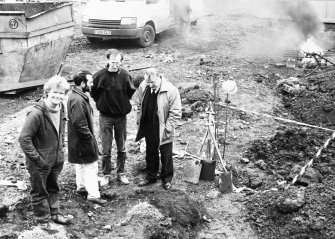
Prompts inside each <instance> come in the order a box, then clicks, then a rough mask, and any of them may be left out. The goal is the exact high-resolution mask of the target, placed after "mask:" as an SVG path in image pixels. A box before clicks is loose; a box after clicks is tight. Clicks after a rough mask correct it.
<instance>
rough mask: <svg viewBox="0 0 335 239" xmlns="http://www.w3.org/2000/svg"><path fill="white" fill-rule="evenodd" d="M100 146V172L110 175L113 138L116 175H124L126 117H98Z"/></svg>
mask: <svg viewBox="0 0 335 239" xmlns="http://www.w3.org/2000/svg"><path fill="white" fill-rule="evenodd" d="M99 124H100V134H101V144H102V171H103V174H104V175H108V174H111V171H112V162H111V153H112V142H113V138H115V143H116V147H117V158H116V166H117V168H116V173H117V174H120V173H124V165H125V161H126V146H125V145H126V138H127V116H122V117H110V116H105V115H103V114H100V116H99Z"/></svg>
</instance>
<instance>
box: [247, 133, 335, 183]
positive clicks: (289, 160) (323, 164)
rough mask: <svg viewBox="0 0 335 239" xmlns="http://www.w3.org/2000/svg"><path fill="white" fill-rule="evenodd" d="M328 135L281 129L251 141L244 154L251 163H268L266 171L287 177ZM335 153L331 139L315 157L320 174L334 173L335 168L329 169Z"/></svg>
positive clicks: (308, 157) (334, 146) (310, 155)
mask: <svg viewBox="0 0 335 239" xmlns="http://www.w3.org/2000/svg"><path fill="white" fill-rule="evenodd" d="M327 137H330V134H327V133H325V132H323V131H318V130H310V129H285V128H282V129H279V130H278V132H277V133H276V134H275V136H274V137H272V138H271V139H269V140H265V139H262V140H255V141H253V142H252V143H251V146H250V147H249V149H248V150H247V152H246V153H245V155H244V157H247V158H248V159H250V160H251V161H253V162H257V161H258V160H263V161H264V163H265V164H266V165H267V168H266V171H268V172H272V171H273V170H274V172H275V173H278V174H280V175H281V176H283V177H284V179H286V180H288V179H289V174H290V171H291V169H292V168H293V166H294V165H301V166H303V165H304V164H305V163H306V162H307V161H308V160H310V159H312V158H313V156H314V155H315V154H316V152H317V150H318V148H319V147H321V146H322V145H323V144H324V142H325V140H326V139H327ZM334 156H335V144H334V142H331V143H330V144H329V146H328V147H327V148H326V149H325V150H324V151H323V152H322V154H321V155H320V157H319V158H318V159H317V161H318V162H317V164H316V165H315V166H314V167H315V168H317V169H318V170H319V171H320V172H321V173H322V174H329V173H335V171H334V169H331V170H329V167H330V166H332V163H331V159H332V158H333V157H334ZM272 173H273V172H272ZM272 173H271V174H272Z"/></svg>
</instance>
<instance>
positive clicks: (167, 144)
mask: <svg viewBox="0 0 335 239" xmlns="http://www.w3.org/2000/svg"><path fill="white" fill-rule="evenodd" d="M144 79H145V80H144V81H142V83H141V84H140V86H139V89H138V97H137V102H136V103H137V105H138V118H137V123H138V133H137V136H136V141H138V140H140V139H142V138H143V137H144V138H145V142H146V157H145V159H146V163H147V175H146V178H145V179H144V180H143V181H141V182H140V183H139V186H140V187H142V186H146V185H149V184H152V183H155V182H156V180H157V173H158V169H159V161H161V164H162V169H161V173H160V178H161V180H162V186H163V188H164V189H166V190H168V189H170V188H171V181H172V178H173V161H172V146H173V137H174V129H175V126H176V122H177V121H178V120H179V119H180V118H181V101H180V95H179V91H178V89H177V88H176V87H175V86H174V85H172V83H170V82H169V81H168V80H167V79H165V78H164V77H163V76H162V75H161V74H159V73H157V70H156V69H155V68H150V69H147V70H146V72H145V75H144ZM159 153H160V160H159Z"/></svg>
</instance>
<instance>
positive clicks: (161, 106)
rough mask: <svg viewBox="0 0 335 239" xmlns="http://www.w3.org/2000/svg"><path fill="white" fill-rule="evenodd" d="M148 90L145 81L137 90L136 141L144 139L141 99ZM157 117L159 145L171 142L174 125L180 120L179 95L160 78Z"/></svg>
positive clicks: (176, 90)
mask: <svg viewBox="0 0 335 239" xmlns="http://www.w3.org/2000/svg"><path fill="white" fill-rule="evenodd" d="M148 89H150V88H149V87H148V84H147V83H146V81H142V83H141V84H140V86H139V88H138V95H137V96H138V97H137V98H136V100H135V101H136V105H137V110H138V112H137V123H138V132H137V136H136V141H138V140H140V139H141V138H143V137H144V132H143V127H142V125H141V124H140V122H141V118H142V112H143V108H144V107H145V106H143V99H144V96H145V92H146V91H147V90H148ZM157 116H158V120H159V145H163V144H167V143H170V142H172V141H173V137H174V131H175V127H176V123H177V121H178V120H179V119H181V100H180V94H179V91H178V89H177V87H175V86H174V85H172V84H171V83H170V82H169V81H168V80H166V79H165V78H164V77H162V80H161V85H160V87H159V91H158V95H157Z"/></svg>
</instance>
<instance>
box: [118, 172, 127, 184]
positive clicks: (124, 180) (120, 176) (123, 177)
mask: <svg viewBox="0 0 335 239" xmlns="http://www.w3.org/2000/svg"><path fill="white" fill-rule="evenodd" d="M116 179H117V180H118V181H120V182H121V183H122V184H124V185H128V184H129V180H128V179H127V177H126V175H124V174H123V173H120V174H118V175H117V176H116Z"/></svg>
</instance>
